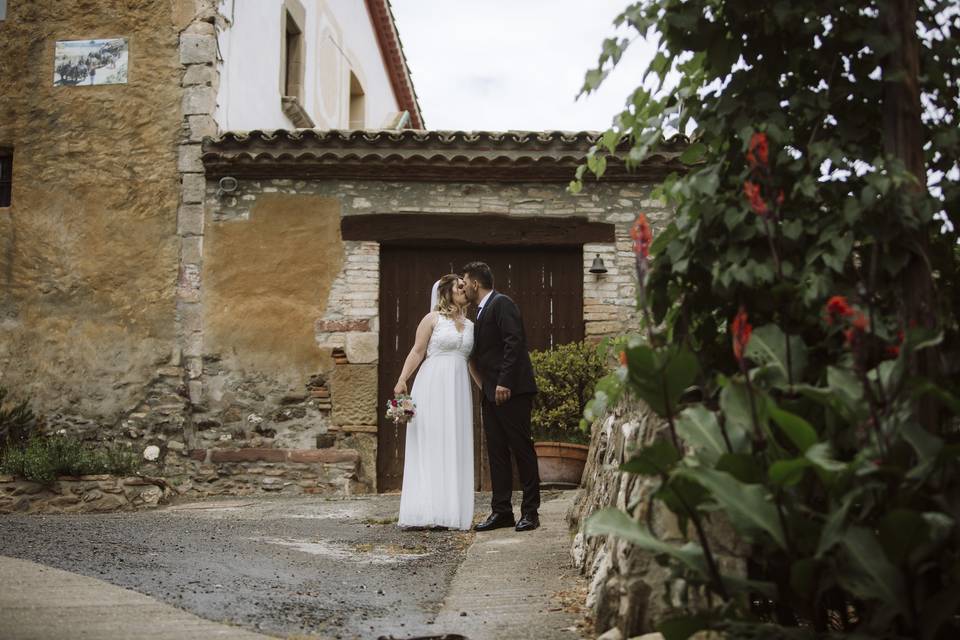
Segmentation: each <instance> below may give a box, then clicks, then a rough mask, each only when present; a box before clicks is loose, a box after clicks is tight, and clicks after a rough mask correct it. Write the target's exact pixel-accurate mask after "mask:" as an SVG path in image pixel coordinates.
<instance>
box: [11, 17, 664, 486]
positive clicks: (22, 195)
mask: <svg viewBox="0 0 960 640" xmlns="http://www.w3.org/2000/svg"><path fill="white" fill-rule="evenodd" d="M0 7H2V9H0V385H2V386H4V387H6V388H7V389H8V390H9V391H10V392H11V394H12V395H14V396H16V397H28V398H30V399H31V402H32V403H33V406H34V408H35V410H37V411H38V413H42V414H43V415H45V416H46V421H47V428H48V429H51V430H54V429H55V430H59V429H66V430H68V431H69V432H71V433H76V434H79V435H82V436H84V437H87V438H98V439H102V440H104V441H114V442H116V441H122V442H128V443H130V446H132V447H135V448H138V449H142V448H144V447H146V446H147V445H150V444H155V445H158V446H159V447H160V450H161V455H160V458H159V459H158V460H156V461H155V462H151V463H150V465H149V468H148V471H150V472H151V473H154V474H156V475H161V476H164V477H166V478H167V479H168V480H169V481H170V482H171V483H172V484H173V485H174V486H176V487H177V488H178V489H179V490H180V491H181V492H182V493H184V494H186V495H208V494H245V493H251V492H260V491H281V492H284V493H356V492H369V491H389V490H396V489H398V488H399V483H400V478H401V472H402V463H403V451H402V435H403V433H402V428H398V427H395V426H394V425H393V424H392V423H386V422H385V421H384V419H383V417H382V415H381V414H382V411H381V410H380V407H381V406H382V404H383V402H384V401H385V399H386V398H387V396H388V395H389V393H390V389H391V388H392V385H393V382H394V381H395V379H396V377H397V373H398V371H399V368H400V366H401V363H402V361H403V358H404V356H405V355H406V352H407V350H408V349H409V347H410V344H411V341H412V336H413V329H414V327H415V326H416V324H417V322H418V321H419V319H420V318H421V317H422V315H423V314H424V313H426V312H427V306H428V301H429V291H430V286H431V284H432V283H433V281H434V280H435V279H436V278H438V277H439V276H440V275H442V274H444V273H447V272H450V271H455V270H457V269H458V268H459V267H460V266H461V265H462V264H464V263H465V262H467V261H470V260H476V259H480V260H485V261H487V262H488V263H489V264H490V265H491V266H492V267H493V269H494V273H495V275H496V278H497V289H499V290H501V291H504V292H506V293H508V294H509V295H511V296H512V297H514V298H515V299H516V300H517V301H518V303H519V304H520V306H521V309H522V310H523V313H524V319H525V324H526V328H527V332H528V335H529V337H530V342H531V347H533V348H548V347H550V346H551V345H554V344H560V343H564V342H568V341H572V340H580V339H584V338H600V337H603V336H605V335H610V334H613V333H617V332H620V331H622V330H623V329H624V328H625V327H626V326H627V325H629V324H630V323H631V322H632V318H633V309H634V293H635V284H636V283H635V276H634V269H633V255H632V253H631V251H630V240H629V227H630V224H631V223H632V221H633V220H634V219H635V217H636V215H637V213H638V212H640V211H644V212H645V213H647V215H648V216H649V217H650V218H651V219H652V220H653V221H654V223H656V221H657V220H658V219H662V218H663V217H664V216H666V215H667V212H666V210H665V209H664V208H663V206H662V204H661V203H660V202H658V201H656V200H653V199H652V198H651V196H650V192H651V189H652V186H653V185H654V184H655V183H656V182H658V181H659V180H660V179H662V177H664V176H665V175H666V174H667V173H669V172H670V171H672V170H674V169H676V168H678V166H679V165H678V161H677V160H676V156H677V153H678V152H677V150H676V149H671V148H670V147H669V146H668V147H666V148H664V149H663V150H662V152H661V153H660V154H659V155H657V156H655V157H653V158H651V159H649V160H647V161H645V162H644V163H643V164H641V165H640V166H637V167H631V168H630V169H629V170H628V168H627V167H625V166H624V165H623V164H620V163H617V162H616V161H613V160H611V161H610V163H609V166H608V169H607V172H606V174H605V176H604V178H603V179H602V180H600V181H592V182H589V183H588V184H587V185H586V186H585V188H584V189H583V191H581V192H580V193H578V194H571V193H569V192H568V191H567V184H568V183H569V181H570V179H571V177H572V175H573V172H574V170H575V168H576V166H577V165H578V164H579V163H581V162H582V161H583V159H584V157H585V155H586V153H587V152H588V150H589V149H590V148H591V146H593V145H594V144H595V143H596V142H597V135H596V134H594V133H590V132H579V133H570V132H560V131H553V132H551V131H543V132H519V131H507V132H476V131H434V130H430V129H428V128H427V126H426V123H425V122H424V116H423V113H422V112H421V107H420V104H419V103H418V100H417V96H416V92H415V90H414V83H413V79H412V76H411V71H410V69H409V68H408V65H407V63H406V60H405V58H404V55H403V49H402V46H401V41H400V37H399V34H398V31H397V27H396V24H395V22H394V20H393V15H392V12H391V8H390V3H389V1H388V0H219V1H218V0H146V1H144V2H135V3H131V2H121V1H120V0H105V1H102V2H97V3H74V2H64V1H62V0H30V1H29V2H27V1H26V0H7V1H6V2H4V3H2V4H0ZM110 38H123V39H125V43H126V47H127V68H126V69H125V72H126V81H125V82H118V83H103V84H101V83H99V78H100V76H99V75H98V74H94V73H91V75H90V76H89V79H90V80H89V82H88V83H87V84H84V82H79V83H76V84H63V83H62V82H61V83H55V82H54V75H55V73H59V72H58V71H56V70H55V64H54V61H55V57H56V56H57V51H59V47H60V46H61V45H60V44H58V43H62V42H66V41H89V40H95V41H96V40H98V39H110ZM111 46H113V45H111ZM117 46H119V45H117ZM117 50H119V49H117V47H114V48H112V49H110V51H111V52H114V51H117ZM597 259H599V260H600V261H602V263H603V268H604V269H605V272H603V273H592V272H591V267H592V266H593V265H594V261H595V260H597ZM477 434H478V437H477V446H478V451H479V453H480V454H481V455H480V456H478V457H477V459H478V465H477V471H476V479H477V486H478V487H481V486H483V485H484V483H485V478H484V472H485V469H486V464H485V463H484V462H481V460H482V447H483V442H482V438H481V437H480V435H479V430H478V431H477Z"/></svg>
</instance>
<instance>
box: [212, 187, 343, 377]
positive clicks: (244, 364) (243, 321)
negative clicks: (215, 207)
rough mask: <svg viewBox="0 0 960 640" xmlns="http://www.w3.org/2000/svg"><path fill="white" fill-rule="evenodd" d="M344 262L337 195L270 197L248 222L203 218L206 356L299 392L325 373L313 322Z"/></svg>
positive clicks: (325, 363)
mask: <svg viewBox="0 0 960 640" xmlns="http://www.w3.org/2000/svg"><path fill="white" fill-rule="evenodd" d="M343 258H344V251H343V242H342V240H341V237H340V203H339V200H338V199H336V198H325V197H319V196H299V195H288V194H280V193H273V194H269V193H268V194H264V195H263V196H261V197H259V198H258V199H257V202H256V204H255V205H254V206H253V207H252V208H251V209H250V212H249V216H248V218H246V219H234V220H227V221H221V222H211V221H208V223H207V226H206V234H205V237H204V276H203V277H204V351H205V353H209V354H218V355H219V356H220V358H221V359H222V360H223V362H224V363H225V364H232V365H233V366H234V367H236V368H239V369H241V370H244V371H246V372H247V373H249V374H258V375H260V376H265V377H267V378H270V379H272V380H274V381H276V382H278V383H281V384H288V385H290V386H291V387H296V388H301V387H302V386H303V384H304V382H306V380H307V378H308V377H309V376H310V375H312V374H313V373H316V372H318V371H321V370H325V369H329V367H330V360H329V353H324V352H322V351H321V350H320V348H319V347H318V346H317V341H316V338H315V335H314V334H315V329H314V323H315V322H316V321H317V320H318V319H319V318H320V317H321V316H322V315H323V312H324V310H325V308H326V304H327V297H328V295H329V293H330V287H331V285H332V283H333V279H334V278H335V277H336V276H337V274H338V273H340V269H341V267H342V266H343Z"/></svg>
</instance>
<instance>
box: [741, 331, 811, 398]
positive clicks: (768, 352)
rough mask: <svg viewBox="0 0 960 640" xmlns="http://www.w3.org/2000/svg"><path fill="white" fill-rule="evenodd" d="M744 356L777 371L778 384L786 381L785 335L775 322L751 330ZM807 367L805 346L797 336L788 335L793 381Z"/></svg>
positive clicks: (798, 378)
mask: <svg viewBox="0 0 960 640" xmlns="http://www.w3.org/2000/svg"><path fill="white" fill-rule="evenodd" d="M746 356H747V357H748V358H750V360H752V361H753V362H754V363H755V364H758V365H761V366H768V367H772V368H774V369H775V370H777V371H779V372H780V374H781V378H780V379H779V380H778V382H779V384H781V385H783V384H786V383H787V370H788V369H787V336H786V334H784V333H783V331H782V330H781V329H780V327H778V326H777V325H775V324H766V325H764V326H762V327H757V328H756V329H754V330H753V333H752V334H751V336H750V342H749V343H748V344H747V351H746ZM806 368H807V347H806V345H805V344H804V343H803V340H802V339H801V338H800V337H799V336H790V367H789V371H790V372H791V373H792V377H793V382H794V384H796V383H797V382H799V381H800V379H801V378H802V377H803V372H804V370H805V369H806Z"/></svg>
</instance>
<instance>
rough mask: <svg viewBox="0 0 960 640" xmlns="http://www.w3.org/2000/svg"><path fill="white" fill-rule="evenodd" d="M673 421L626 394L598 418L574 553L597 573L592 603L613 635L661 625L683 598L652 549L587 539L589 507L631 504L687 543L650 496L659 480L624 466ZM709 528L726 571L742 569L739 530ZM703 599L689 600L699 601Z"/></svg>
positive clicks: (586, 570)
mask: <svg viewBox="0 0 960 640" xmlns="http://www.w3.org/2000/svg"><path fill="white" fill-rule="evenodd" d="M666 429H667V425H666V423H665V422H664V421H663V420H661V419H660V418H659V417H657V416H656V415H655V414H654V413H653V412H652V411H651V410H650V409H649V407H647V406H646V405H645V404H643V403H641V402H638V401H635V400H631V399H627V400H623V401H622V402H621V403H620V404H619V405H618V406H616V407H615V408H614V409H613V410H611V411H610V412H609V413H608V414H607V415H606V416H604V417H603V418H601V419H599V420H597V421H596V422H595V423H594V425H593V431H592V436H591V441H590V454H589V457H588V459H587V466H586V468H585V469H584V475H583V485H582V488H581V490H580V493H579V494H578V495H577V499H576V502H575V503H574V505H573V507H571V510H570V513H569V514H568V520H569V522H570V525H571V528H572V529H573V530H574V531H575V532H576V535H575V537H574V542H573V548H572V553H573V557H574V561H575V563H576V565H577V567H579V569H580V571H581V573H583V574H584V575H586V576H587V577H588V579H589V580H590V589H589V592H588V595H587V607H588V608H589V609H590V611H591V613H592V618H593V623H594V628H595V631H596V633H597V634H604V635H603V637H604V639H605V640H606V639H608V638H631V637H634V636H637V635H640V634H644V633H649V632H652V631H653V630H654V627H655V625H656V624H657V623H658V622H659V621H660V620H662V619H663V618H664V614H666V613H667V612H668V611H669V610H670V607H671V606H674V605H675V604H676V600H675V599H674V598H672V597H671V595H670V594H671V588H672V587H674V586H680V585H678V584H676V583H674V582H672V581H671V579H670V570H669V568H667V567H663V566H661V565H660V564H658V563H657V561H656V559H655V557H654V555H653V554H651V553H649V552H647V551H644V550H642V549H639V548H637V547H635V546H634V545H632V544H629V543H626V542H623V541H621V540H618V539H616V538H614V537H612V536H597V537H592V538H586V537H585V535H584V527H585V523H586V520H587V518H588V517H589V516H590V514H592V513H594V512H595V511H598V510H600V509H603V508H605V507H617V508H618V509H622V510H630V511H632V513H633V517H634V519H636V520H637V521H647V522H650V523H651V529H652V531H653V533H654V534H655V535H656V536H657V537H659V538H660V539H661V540H664V541H667V542H675V543H680V544H682V543H683V542H685V538H684V536H683V533H682V532H681V530H680V528H679V526H678V523H677V520H676V518H675V517H674V516H673V514H672V513H671V512H670V511H669V510H668V509H667V508H666V507H664V506H663V505H662V504H660V503H659V502H655V501H652V500H650V497H651V495H652V494H653V492H655V491H656V490H657V488H658V487H659V485H660V481H659V480H658V479H656V478H649V477H644V476H639V475H635V474H630V473H623V472H620V471H618V470H617V469H618V467H619V466H620V464H622V463H623V462H625V461H626V460H628V459H629V458H630V455H631V452H633V451H635V450H636V449H638V448H641V447H644V446H647V445H649V444H651V443H653V442H654V440H656V439H657V438H658V437H665V436H666ZM714 520H715V521H714V522H712V524H711V526H710V528H709V529H708V535H709V536H710V539H711V543H712V545H713V547H714V551H715V553H716V556H717V559H718V562H719V563H720V564H721V567H722V570H723V571H724V572H725V573H728V574H737V573H742V572H743V567H742V564H741V560H738V558H744V557H746V553H745V550H744V549H736V548H734V542H733V540H734V537H733V535H732V532H731V531H730V530H729V528H728V527H727V526H725V525H724V524H723V523H721V522H719V521H716V520H718V519H714ZM696 604H697V603H696V602H693V603H689V606H694V607H695V606H696Z"/></svg>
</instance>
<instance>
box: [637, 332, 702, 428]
mask: <svg viewBox="0 0 960 640" xmlns="http://www.w3.org/2000/svg"><path fill="white" fill-rule="evenodd" d="M626 352H627V361H628V363H629V378H628V379H629V382H630V385H631V388H632V389H633V391H634V392H635V393H636V394H637V395H638V396H639V397H640V398H641V399H642V400H644V401H645V402H646V403H647V404H648V405H649V406H650V408H651V409H653V411H654V412H656V414H657V415H659V416H660V417H667V415H668V414H674V415H675V414H676V413H677V404H678V403H679V401H680V396H681V395H683V392H684V391H686V390H687V388H688V387H690V385H692V384H693V383H694V381H695V380H696V377H697V372H698V370H699V365H698V363H697V358H696V356H694V355H693V353H691V352H690V350H689V349H687V348H685V347H669V348H666V349H654V348H652V347H650V346H649V345H645V344H641V345H636V346H632V347H630V348H628V349H627V351H626Z"/></svg>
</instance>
